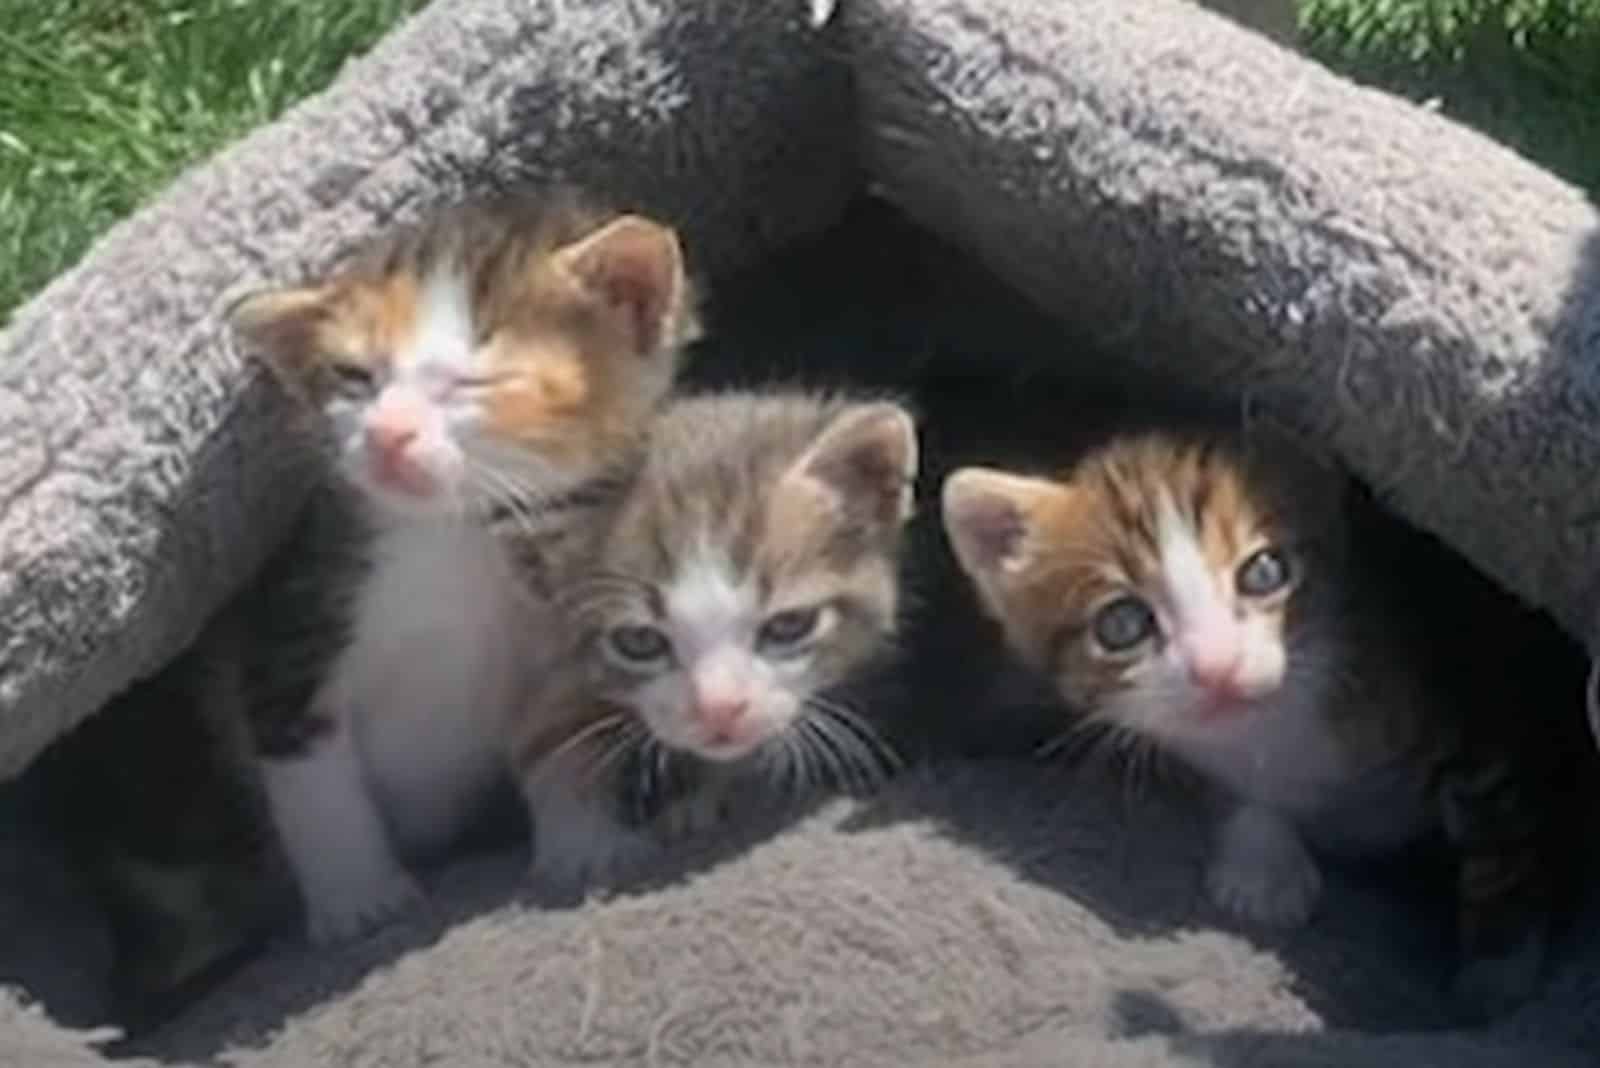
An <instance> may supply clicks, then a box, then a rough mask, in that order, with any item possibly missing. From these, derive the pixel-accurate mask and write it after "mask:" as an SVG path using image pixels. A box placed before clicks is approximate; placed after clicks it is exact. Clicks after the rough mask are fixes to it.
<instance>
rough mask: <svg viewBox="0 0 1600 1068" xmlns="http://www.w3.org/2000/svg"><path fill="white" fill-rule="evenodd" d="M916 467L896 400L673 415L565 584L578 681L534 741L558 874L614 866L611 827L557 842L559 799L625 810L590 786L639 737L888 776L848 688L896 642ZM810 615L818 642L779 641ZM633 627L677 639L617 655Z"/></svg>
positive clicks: (541, 803)
mask: <svg viewBox="0 0 1600 1068" xmlns="http://www.w3.org/2000/svg"><path fill="white" fill-rule="evenodd" d="M915 469H916V446H915V437H914V431H913V427H912V423H911V420H910V418H909V417H908V416H907V415H906V414H905V413H904V412H903V411H901V410H900V409H899V408H897V407H895V406H893V405H889V404H873V403H867V404H852V403H849V402H846V401H842V400H827V399H820V398H815V397H811V396H807V395H801V394H776V395H765V396H763V395H750V394H727V395H720V396H711V397H705V398H697V399H687V400H683V401H680V402H678V403H676V404H674V405H672V406H671V407H670V408H669V409H668V411H667V413H666V414H665V415H664V416H663V417H662V418H661V419H660V420H659V422H658V423H657V425H656V426H655V427H654V429H653V431H652V436H651V441H650V449H649V458H648V459H647V461H646V462H645V464H644V466H643V468H642V470H640V471H639V472H638V474H637V477H636V478H635V479H634V481H633V482H632V483H631V485H630V486H629V488H628V491H627V494H626V497H625V499H623V500H622V501H621V503H620V505H619V507H618V508H617V511H616V513H615V516H614V518H613V519H612V520H611V521H610V527H609V531H608V533H607V535H606V537H605V538H604V539H603V541H602V542H601V543H600V545H599V547H598V549H597V551H596V552H595V554H594V556H593V558H592V559H591V560H590V561H589V563H588V565H587V566H586V567H585V568H584V569H583V574H582V576H581V577H580V578H578V579H577V580H576V581H575V582H574V583H572V584H571V586H570V587H569V588H568V590H567V591H566V596H565V603H566V604H567V605H568V607H569V609H570V611H571V618H572V620H573V626H574V632H573V641H574V646H575V659H574V660H573V661H572V662H571V663H570V664H569V665H566V666H565V667H563V668H561V669H558V671H559V672H564V673H565V674H566V675H567V676H568V677H567V679H566V681H565V683H564V685H565V693H563V694H562V695H561V696H560V697H559V698H557V697H553V696H552V694H553V693H554V692H555V690H556V689H559V688H560V687H561V686H562V685H563V684H562V683H561V682H559V681H558V683H557V684H556V685H555V687H553V688H552V689H551V690H547V691H546V692H544V693H542V694H540V695H538V696H537V697H536V698H535V699H534V700H533V701H532V702H530V704H529V706H528V708H527V710H526V715H525V722H524V724H523V737H522V740H521V743H520V745H519V755H520V763H521V764H522V766H523V768H524V770H525V773H526V776H527V780H528V783H529V796H530V801H532V803H533V807H534V812H535V821H536V823H537V824H539V828H538V831H537V834H538V842H539V845H538V846H537V850H538V857H537V863H538V865H539V866H540V867H541V868H542V869H544V870H545V872H546V874H551V873H554V874H556V875H558V876H565V875H576V874H583V873H584V871H585V870H587V869H590V868H603V867H605V866H606V862H607V860H608V856H607V854H608V853H610V852H611V851H612V850H613V848H614V842H613V841H610V840H607V839H608V836H607V835H604V834H599V833H593V832H591V833H589V834H588V836H587V840H586V841H572V840H570V838H564V839H563V844H562V845H560V846H557V845H556V844H554V839H555V838H556V836H557V835H559V834H561V831H560V829H559V828H554V829H553V828H552V827H551V823H552V820H551V818H550V817H549V811H550V809H551V806H552V805H561V804H568V803H570V802H569V801H568V800H567V799H568V798H570V796H571V795H572V794H573V793H574V792H579V793H583V792H593V793H594V794H595V801H594V803H595V804H596V805H599V806H606V805H608V804H610V805H612V806H614V805H615V804H616V802H615V800H614V794H615V788H614V786H613V787H611V788H610V792H611V794H612V799H610V800H608V798H607V796H606V794H607V790H606V788H600V789H598V790H596V789H595V788H594V787H593V786H592V785H590V783H591V780H592V779H594V778H595V777H597V776H598V777H599V778H601V779H604V780H605V781H607V782H611V781H612V780H611V779H609V778H607V776H606V775H605V774H604V773H605V772H608V771H614V770H615V769H616V767H617V766H618V765H619V764H620V763H622V762H623V759H622V757H621V756H620V755H619V754H621V753H624V752H626V751H628V750H641V749H642V750H644V751H645V752H647V753H648V754H649V756H648V761H649V762H654V761H657V760H659V761H663V762H667V763H674V762H677V763H681V762H683V761H688V762H689V764H690V765H692V766H694V767H697V768H701V769H709V771H708V774H709V776H710V777H711V778H718V777H724V776H726V775H732V774H734V772H735V770H736V769H742V768H746V767H751V768H755V769H757V771H758V773H759V775H760V776H766V777H770V778H783V777H785V776H788V777H792V778H798V779H809V778H812V777H813V776H818V775H821V774H823V773H831V774H833V775H836V776H842V777H844V778H847V779H848V778H851V777H853V776H858V775H867V774H872V773H874V772H875V771H877V770H881V766H882V765H883V763H884V761H885V759H886V757H887V754H886V752H885V751H884V747H883V744H882V743H881V742H880V741H878V740H877V738H876V737H875V735H874V733H873V731H872V729H871V727H870V726H869V725H868V724H867V721H866V720H865V718H864V715H863V713H864V710H862V709H859V708H855V707H852V705H853V702H852V700H851V698H850V696H849V694H848V692H847V691H846V690H845V689H844V688H845V687H847V686H848V685H849V684H850V683H851V682H852V680H853V679H854V678H855V677H856V676H858V675H859V674H860V673H861V672H862V671H863V670H864V669H865V668H867V667H868V666H869V665H871V664H872V663H874V662H875V661H876V660H878V659H879V658H881V657H882V656H883V655H884V654H885V653H886V652H887V651H888V650H889V649H890V648H891V646H892V642H893V637H894V634H895V629H896V621H897V615H898V610H899V603H898V602H899V585H898V583H899V579H898V556H899V552H900V541H901V532H902V526H903V523H904V521H905V520H906V519H907V518H908V516H909V492H910V484H911V480H912V478H913V477H914V475H915ZM812 609H814V610H816V613H817V615H816V623H815V626H814V628H811V629H809V630H808V631H807V633H806V634H805V636H804V638H803V639H802V640H800V641H797V642H794V643H792V644H774V643H772V642H771V641H768V640H764V639H763V637H762V628H763V625H764V624H766V623H767V622H768V621H771V620H772V619H773V618H774V617H776V616H778V615H780V614H781V613H784V612H786V611H793V610H800V611H801V612H802V613H803V612H805V611H808V610H812ZM619 627H646V628H650V629H651V630H652V632H653V633H657V634H659V635H661V636H662V638H663V639H664V645H665V647H664V648H663V650H662V655H660V656H659V657H657V658H654V659H651V660H649V661H648V662H643V663H641V662H636V661H634V660H630V659H629V658H628V657H626V656H623V655H621V654H620V653H619V652H618V650H617V649H616V648H615V646H614V644H613V641H612V635H613V634H614V633H615V632H616V630H617V628H619ZM728 708H735V709H738V710H739V711H737V713H735V714H733V715H731V716H730V715H725V714H718V713H717V710H718V709H723V710H726V709H728ZM562 795H565V796H562ZM541 813H543V814H541Z"/></svg>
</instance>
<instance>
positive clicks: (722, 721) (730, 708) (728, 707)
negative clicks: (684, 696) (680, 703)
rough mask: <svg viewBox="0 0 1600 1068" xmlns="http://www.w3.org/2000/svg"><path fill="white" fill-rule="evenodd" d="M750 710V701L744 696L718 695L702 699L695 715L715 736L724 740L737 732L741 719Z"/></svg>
mask: <svg viewBox="0 0 1600 1068" xmlns="http://www.w3.org/2000/svg"><path fill="white" fill-rule="evenodd" d="M749 711H750V702H749V701H747V700H745V699H744V698H742V697H740V698H728V697H718V698H715V699H710V700H702V701H700V702H699V704H698V705H697V706H696V708H695V715H696V716H697V717H698V718H699V720H700V722H701V723H702V724H703V725H704V726H705V728H706V729H707V730H709V731H710V732H711V734H712V736H713V737H714V738H717V739H719V740H722V739H727V738H729V737H730V736H732V735H733V734H734V733H735V731H736V730H737V728H738V726H739V722H740V720H742V719H744V717H745V713H747V712H749Z"/></svg>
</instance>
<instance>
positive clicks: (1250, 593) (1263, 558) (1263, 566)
mask: <svg viewBox="0 0 1600 1068" xmlns="http://www.w3.org/2000/svg"><path fill="white" fill-rule="evenodd" d="M1292 575H1293V571H1292V569H1291V568H1290V567H1289V558H1288V557H1287V556H1285V555H1284V554H1283V553H1282V552H1281V551H1279V550H1277V549H1274V548H1272V547H1270V546H1269V547H1268V548H1265V549H1261V550H1259V551H1257V552H1255V553H1252V554H1251V555H1250V558H1249V559H1247V560H1246V561H1245V562H1244V563H1242V564H1240V565H1239V570H1238V571H1237V572H1236V573H1235V575H1234V579H1233V583H1234V586H1235V587H1236V588H1237V589H1238V591H1239V592H1240V593H1241V594H1243V595H1244V596H1246V597H1266V596H1269V595H1270V594H1274V593H1277V592H1278V591H1279V590H1281V589H1283V588H1284V587H1285V586H1287V585H1288V584H1289V579H1290V578H1291V577H1292Z"/></svg>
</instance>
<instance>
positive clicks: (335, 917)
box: [306, 868, 424, 946]
mask: <svg viewBox="0 0 1600 1068" xmlns="http://www.w3.org/2000/svg"><path fill="white" fill-rule="evenodd" d="M423 898H424V894H423V892H422V887H421V886H419V885H418V884H417V881H416V880H415V879H413V878H412V877H411V875H410V874H408V873H407V872H405V871H404V870H402V869H398V868H397V869H395V870H393V871H388V872H384V873H383V874H381V875H378V876H374V877H373V878H372V879H370V880H369V881H368V882H367V884H366V885H364V886H361V887H359V888H355V887H348V886H347V887H341V888H340V889H339V890H338V891H337V892H327V893H323V894H321V895H319V896H318V898H317V899H316V900H314V901H310V902H308V903H307V906H306V935H307V937H308V938H309V939H310V940H311V942H312V944H313V945H318V946H326V945H331V944H332V943H335V942H343V941H346V940H348V939H351V938H355V937H357V936H359V935H362V934H365V933H367V932H368V931H371V930H373V929H375V928H377V927H380V926H382V925H383V924H385V923H387V922H388V921H390V920H392V919H394V918H395V917H396V916H398V915H400V914H401V913H402V912H406V911H408V910H410V909H412V908H414V907H415V906H417V905H419V904H421V903H422V900H423Z"/></svg>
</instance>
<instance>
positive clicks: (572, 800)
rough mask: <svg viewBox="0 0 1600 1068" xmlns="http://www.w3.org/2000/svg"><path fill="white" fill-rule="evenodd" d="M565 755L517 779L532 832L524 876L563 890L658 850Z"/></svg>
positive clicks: (618, 873)
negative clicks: (530, 859) (530, 858)
mask: <svg viewBox="0 0 1600 1068" xmlns="http://www.w3.org/2000/svg"><path fill="white" fill-rule="evenodd" d="M569 755H570V754H563V755H562V756H559V757H556V758H553V759H551V760H548V761H545V762H544V763H543V764H541V765H539V766H537V767H535V768H533V769H532V770H531V771H530V772H529V773H528V774H526V775H525V776H524V777H523V782H522V790H523V797H524V798H525V799H526V801H527V804H528V814H529V816H530V817H531V820H532V823H533V835H534V841H533V863H532V865H531V867H530V868H529V872H528V874H529V878H530V879H531V880H532V881H533V882H534V884H535V885H537V886H539V887H541V888H543V889H546V890H549V891H552V892H555V893H557V894H560V895H563V896H566V895H570V894H574V893H581V892H583V891H584V890H586V889H588V888H589V887H591V886H593V885H597V884H604V883H607V882H609V881H611V880H613V879H616V878H618V877H622V876H625V875H627V874H628V873H629V872H630V871H631V870H633V869H635V868H636V867H638V866H639V865H641V864H643V863H644V862H645V861H647V860H649V859H650V858H651V857H653V856H655V855H656V854H657V853H658V851H659V847H658V846H657V843H656V842H655V841H654V840H653V839H652V838H651V837H650V835H649V834H648V833H647V832H645V831H643V830H640V829H636V828H631V827H627V826H625V825H624V824H623V822H622V820H621V819H620V818H619V814H618V812H617V808H618V806H619V805H620V800H619V799H618V798H615V797H612V796H611V795H610V794H609V793H607V792H606V791H605V790H603V789H597V788H596V786H595V785H594V784H592V783H588V782H585V781H584V780H585V776H584V775H583V774H582V773H581V769H580V768H579V767H577V766H575V764H576V763H577V762H576V761H573V760H569V759H566V757H567V756H569ZM603 781H606V782H609V780H603Z"/></svg>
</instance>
